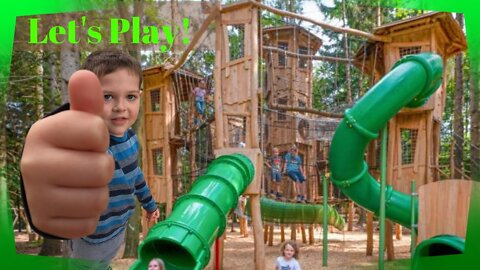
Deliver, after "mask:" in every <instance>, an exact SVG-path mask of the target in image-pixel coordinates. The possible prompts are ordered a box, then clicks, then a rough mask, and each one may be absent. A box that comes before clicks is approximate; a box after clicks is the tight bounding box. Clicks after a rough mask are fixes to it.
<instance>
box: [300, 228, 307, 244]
mask: <svg viewBox="0 0 480 270" xmlns="http://www.w3.org/2000/svg"><path fill="white" fill-rule="evenodd" d="M300 230H301V232H302V243H304V244H306V243H307V234H306V233H305V226H304V225H303V224H302V225H300Z"/></svg>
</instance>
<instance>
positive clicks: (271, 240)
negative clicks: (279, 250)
mask: <svg viewBox="0 0 480 270" xmlns="http://www.w3.org/2000/svg"><path fill="white" fill-rule="evenodd" d="M268 226H269V227H270V229H269V230H268V246H270V247H271V246H273V228H274V227H273V224H270V225H268Z"/></svg>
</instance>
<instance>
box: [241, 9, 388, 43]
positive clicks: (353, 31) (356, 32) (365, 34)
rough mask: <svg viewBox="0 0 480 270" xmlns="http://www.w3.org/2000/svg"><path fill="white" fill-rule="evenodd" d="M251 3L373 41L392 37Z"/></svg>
mask: <svg viewBox="0 0 480 270" xmlns="http://www.w3.org/2000/svg"><path fill="white" fill-rule="evenodd" d="M249 3H252V4H253V5H254V6H256V7H258V8H260V9H263V10H268V11H270V12H272V13H275V14H277V15H280V16H285V17H290V18H296V19H300V20H304V21H307V22H310V23H313V24H315V25H318V26H320V27H322V28H324V29H329V30H332V31H335V32H341V33H348V34H351V35H354V36H360V37H364V38H367V39H369V40H373V41H381V42H390V38H388V37H384V36H378V35H374V34H371V33H368V32H363V31H360V30H357V29H352V28H343V27H338V26H334V25H331V24H328V23H326V22H322V21H319V20H314V19H311V18H309V17H306V16H303V15H300V14H297V13H293V12H289V11H284V10H280V9H276V8H273V7H270V6H267V5H265V4H262V3H259V2H255V1H253V0H250V1H249Z"/></svg>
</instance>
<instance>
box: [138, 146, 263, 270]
mask: <svg viewBox="0 0 480 270" xmlns="http://www.w3.org/2000/svg"><path fill="white" fill-rule="evenodd" d="M254 174H255V168H254V166H253V164H252V162H251V161H250V159H249V158H248V157H246V156H244V155H241V154H233V155H225V156H221V157H219V158H217V159H215V160H214V161H213V162H212V163H211V164H210V165H209V166H208V169H207V172H206V173H205V174H204V175H203V176H200V177H198V178H197V180H196V181H195V183H194V186H193V187H192V190H191V191H190V192H189V193H188V194H186V195H184V196H182V197H180V198H179V199H178V200H177V201H176V202H175V206H174V208H173V211H172V213H171V214H170V216H168V218H167V219H166V220H165V221H163V222H160V223H158V224H157V225H155V226H154V227H153V228H152V229H151V230H150V232H149V233H148V235H147V237H146V238H145V240H144V241H143V243H142V244H141V245H140V247H139V248H138V254H139V256H138V259H137V261H136V262H135V263H134V264H133V265H132V267H131V268H130V269H134V270H145V269H147V268H148V263H149V261H150V260H151V259H152V258H161V259H162V260H163V261H164V262H165V266H166V268H167V269H169V270H170V269H185V270H187V269H188V270H197V269H203V268H204V267H205V266H206V265H207V264H208V262H209V260H210V246H211V245H212V244H213V242H214V241H215V239H217V238H218V237H219V236H221V235H222V234H223V232H224V231H225V227H226V222H227V221H226V216H227V215H228V213H229V212H230V209H232V208H233V207H235V206H236V205H237V202H238V197H239V196H240V195H241V194H242V193H243V192H244V191H245V189H246V188H247V186H248V185H249V184H250V182H251V181H252V179H253V176H254Z"/></svg>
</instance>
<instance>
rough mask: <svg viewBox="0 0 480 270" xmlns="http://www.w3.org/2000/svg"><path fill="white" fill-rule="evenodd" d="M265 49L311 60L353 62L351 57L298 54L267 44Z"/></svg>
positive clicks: (264, 46)
mask: <svg viewBox="0 0 480 270" xmlns="http://www.w3.org/2000/svg"><path fill="white" fill-rule="evenodd" d="M263 50H265V51H267V50H268V51H274V52H278V53H282V54H286V55H288V56H293V57H298V58H307V59H310V60H320V61H329V62H341V63H347V64H350V63H352V62H353V59H351V58H341V57H333V56H325V55H311V54H298V53H294V52H290V51H286V50H282V49H280V48H276V47H271V46H266V45H263Z"/></svg>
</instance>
